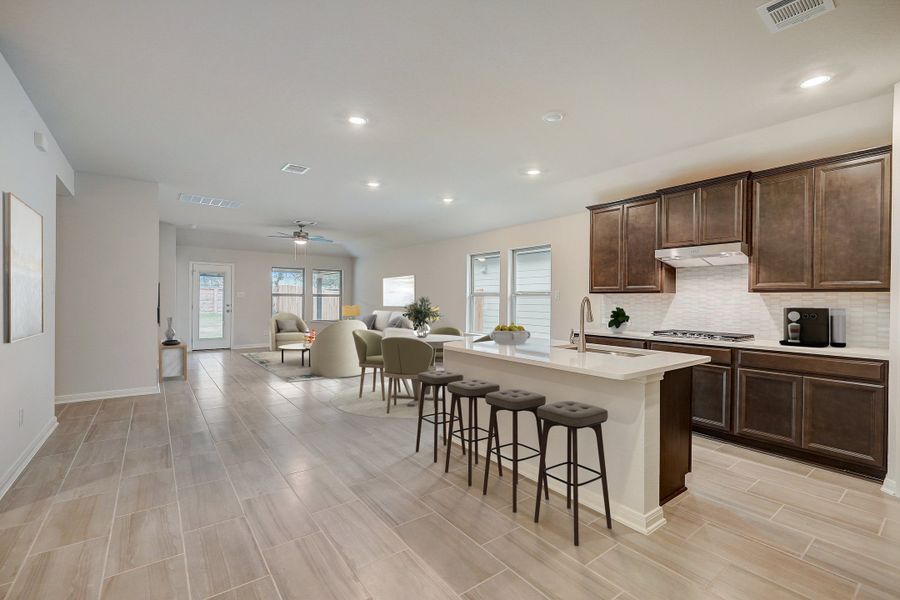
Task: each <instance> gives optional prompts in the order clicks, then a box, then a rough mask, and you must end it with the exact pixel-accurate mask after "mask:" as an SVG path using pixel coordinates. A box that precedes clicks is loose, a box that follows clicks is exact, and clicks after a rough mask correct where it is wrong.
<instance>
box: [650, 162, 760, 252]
mask: <svg viewBox="0 0 900 600" xmlns="http://www.w3.org/2000/svg"><path fill="white" fill-rule="evenodd" d="M749 175H750V174H749V173H736V174H734V175H728V176H726V177H717V178H716V179H707V180H705V181H700V182H697V183H690V184H686V185H679V186H677V187H673V188H668V189H665V190H660V194H661V196H660V247H662V248H677V247H679V246H695V245H704V244H722V243H725V242H743V241H746V240H747V235H746V231H747V227H746V221H747V216H746V213H747V190H748V185H747V182H748V178H749Z"/></svg>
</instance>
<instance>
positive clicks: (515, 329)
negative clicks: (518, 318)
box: [491, 323, 531, 346]
mask: <svg viewBox="0 0 900 600" xmlns="http://www.w3.org/2000/svg"><path fill="white" fill-rule="evenodd" d="M530 337H531V332H530V331H525V328H524V327H522V326H521V325H516V324H515V323H510V324H509V325H497V326H496V327H494V331H492V332H491V339H492V340H494V342H496V343H497V344H501V345H504V346H509V345H511V344H524V343H525V342H527V341H528V338H530Z"/></svg>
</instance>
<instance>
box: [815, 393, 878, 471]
mask: <svg viewBox="0 0 900 600" xmlns="http://www.w3.org/2000/svg"><path fill="white" fill-rule="evenodd" d="M885 403H886V395H885V389H884V386H883V385H873V384H870V383H859V382H856V381H841V380H838V379H822V378H818V377H805V378H804V381H803V448H805V449H806V450H809V451H810V452H815V453H817V454H823V455H826V456H832V457H835V458H839V459H841V460H847V461H852V462H858V463H861V464H867V465H874V466H878V467H884V466H886V465H885V463H884V459H885V423H884V415H885V410H886V406H885Z"/></svg>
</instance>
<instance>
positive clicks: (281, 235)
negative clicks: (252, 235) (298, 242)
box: [268, 233, 294, 240]
mask: <svg viewBox="0 0 900 600" xmlns="http://www.w3.org/2000/svg"><path fill="white" fill-rule="evenodd" d="M268 237H270V238H278V239H280V240H289V239H291V238H293V237H294V236H292V235H289V234H287V233H279V234H278V235H270V236H268Z"/></svg>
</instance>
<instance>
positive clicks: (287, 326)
mask: <svg viewBox="0 0 900 600" xmlns="http://www.w3.org/2000/svg"><path fill="white" fill-rule="evenodd" d="M275 322H276V323H278V333H300V329H299V328H298V327H297V321H296V320H295V319H275Z"/></svg>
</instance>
